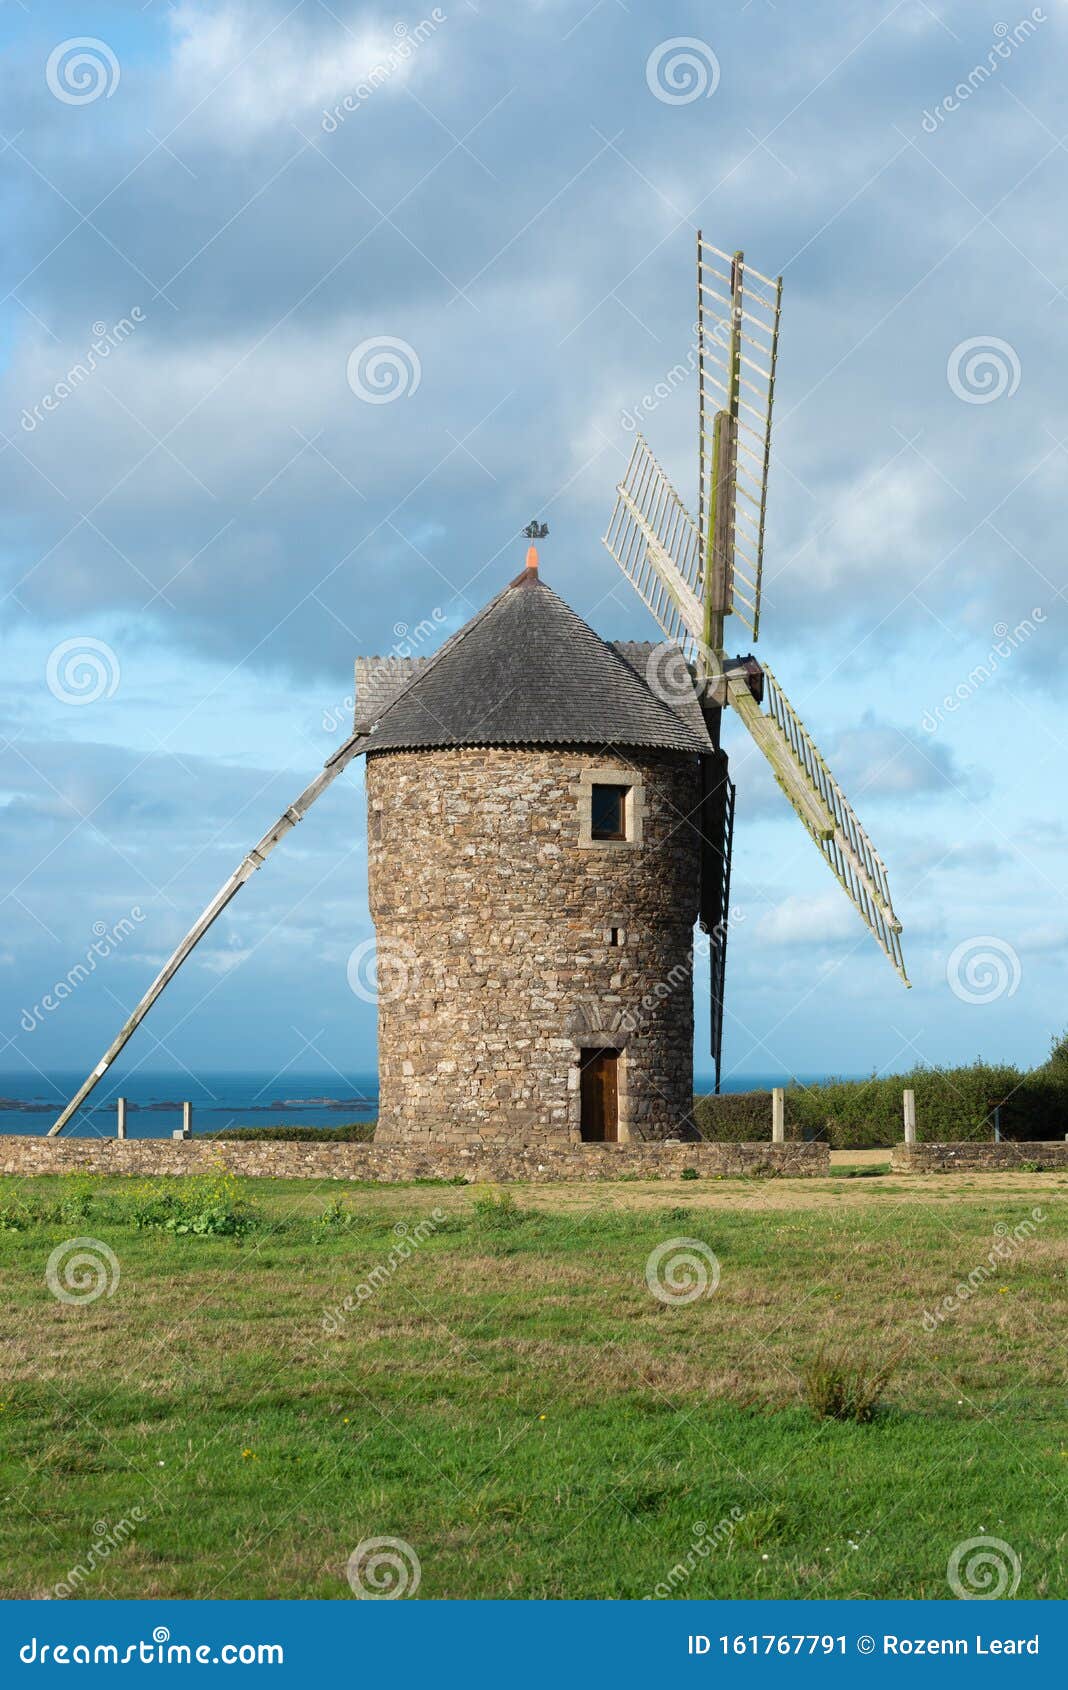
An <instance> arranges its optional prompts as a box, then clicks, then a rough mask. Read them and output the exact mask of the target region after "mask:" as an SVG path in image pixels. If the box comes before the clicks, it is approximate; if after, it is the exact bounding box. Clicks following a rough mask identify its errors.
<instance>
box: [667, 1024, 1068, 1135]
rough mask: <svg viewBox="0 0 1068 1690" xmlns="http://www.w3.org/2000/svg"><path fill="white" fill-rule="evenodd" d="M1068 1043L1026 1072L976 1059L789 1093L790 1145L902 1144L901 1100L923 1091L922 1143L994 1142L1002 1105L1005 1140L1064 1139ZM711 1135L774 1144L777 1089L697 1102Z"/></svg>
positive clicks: (702, 1125)
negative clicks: (1067, 1047)
mask: <svg viewBox="0 0 1068 1690" xmlns="http://www.w3.org/2000/svg"><path fill="white" fill-rule="evenodd" d="M1066 1043H1068V1041H1065V1040H1062V1041H1060V1043H1059V1044H1057V1045H1055V1048H1054V1056H1053V1057H1051V1059H1050V1062H1049V1063H1047V1064H1046V1065H1045V1066H1044V1067H1043V1068H1037V1069H1035V1070H1033V1071H1032V1072H1031V1073H1027V1074H1025V1073H1023V1072H1022V1071H1021V1070H1020V1069H1019V1068H1013V1067H1011V1066H1009V1065H1007V1064H992V1063H983V1062H978V1061H976V1062H973V1063H971V1064H970V1065H969V1066H967V1067H962V1068H915V1069H913V1070H912V1071H911V1073H907V1074H889V1075H881V1076H880V1075H875V1074H873V1075H872V1076H871V1078H870V1079H865V1080H834V1079H832V1080H826V1081H824V1082H823V1083H822V1084H820V1085H812V1086H803V1085H800V1084H799V1083H798V1082H797V1081H793V1082H791V1084H790V1085H789V1086H788V1087H787V1088H786V1136H787V1138H788V1139H798V1138H805V1139H825V1140H826V1141H827V1143H828V1144H830V1146H831V1148H832V1149H833V1150H874V1149H882V1148H884V1147H886V1146H888V1145H892V1144H898V1143H900V1141H901V1138H902V1133H903V1128H902V1119H901V1109H902V1101H901V1094H902V1092H903V1091H904V1090H905V1089H906V1088H910V1089H911V1090H912V1091H914V1092H915V1094H916V1123H917V1127H916V1136H917V1138H918V1139H919V1141H920V1143H921V1144H938V1143H947V1142H948V1143H955V1142H960V1141H962V1140H968V1139H973V1140H978V1141H980V1142H984V1143H985V1142H989V1141H990V1140H991V1139H992V1138H993V1135H994V1105H995V1104H997V1103H1001V1105H1002V1108H1001V1112H1000V1113H1001V1122H1000V1124H1001V1133H1002V1137H1003V1138H1008V1139H1014V1140H1018V1141H1026V1140H1030V1139H1053V1138H1063V1137H1064V1135H1065V1133H1068V1062H1065V1063H1064V1066H1062V1062H1063V1061H1064V1059H1065V1058H1066V1057H1068V1051H1065V1050H1064V1049H1062V1047H1063V1046H1065V1044H1066ZM694 1119H695V1121H696V1122H697V1126H698V1129H699V1130H700V1132H701V1135H702V1137H703V1138H705V1139H709V1140H713V1141H715V1142H717V1143H723V1144H738V1143H745V1142H750V1143H754V1144H766V1143H768V1141H769V1140H770V1138H771V1093H770V1092H766V1091H756V1092H734V1093H731V1092H725V1093H723V1094H721V1095H720V1096H719V1097H699V1098H696V1099H695V1100H694Z"/></svg>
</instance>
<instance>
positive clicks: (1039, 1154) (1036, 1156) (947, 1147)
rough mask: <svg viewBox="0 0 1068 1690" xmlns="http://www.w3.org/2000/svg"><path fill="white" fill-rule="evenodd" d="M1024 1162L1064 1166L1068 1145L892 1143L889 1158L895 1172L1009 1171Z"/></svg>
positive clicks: (1067, 1165) (1058, 1142) (1067, 1163)
mask: <svg viewBox="0 0 1068 1690" xmlns="http://www.w3.org/2000/svg"><path fill="white" fill-rule="evenodd" d="M1024 1162H1037V1163H1038V1164H1039V1166H1040V1167H1042V1168H1068V1144H1066V1143H1065V1142H1064V1140H1063V1139H1054V1140H1053V1141H1052V1142H1048V1141H1047V1142H1045V1143H1035V1142H1032V1143H1019V1144H1009V1143H1006V1142H1005V1141H1004V1140H1002V1142H1001V1143H1000V1144H966V1143H962V1144H895V1145H894V1148H893V1152H892V1154H891V1157H890V1167H891V1170H892V1172H894V1173H895V1174H955V1173H969V1174H971V1173H1011V1172H1012V1170H1013V1169H1014V1168H1019V1167H1020V1166H1021V1164H1022V1163H1024Z"/></svg>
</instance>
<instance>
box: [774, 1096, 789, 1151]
mask: <svg viewBox="0 0 1068 1690" xmlns="http://www.w3.org/2000/svg"><path fill="white" fill-rule="evenodd" d="M771 1142H772V1144H784V1143H785V1142H786V1093H785V1091H784V1090H783V1088H782V1086H774V1087H773V1088H772V1093H771Z"/></svg>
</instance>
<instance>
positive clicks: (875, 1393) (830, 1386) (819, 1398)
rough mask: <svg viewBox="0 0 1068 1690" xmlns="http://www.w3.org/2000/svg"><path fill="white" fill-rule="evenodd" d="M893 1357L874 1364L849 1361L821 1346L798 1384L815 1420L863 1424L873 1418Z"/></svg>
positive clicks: (889, 1372)
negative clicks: (881, 1363)
mask: <svg viewBox="0 0 1068 1690" xmlns="http://www.w3.org/2000/svg"><path fill="white" fill-rule="evenodd" d="M896 1365H897V1357H896V1356H894V1357H892V1358H891V1359H890V1360H889V1361H887V1362H884V1363H883V1365H882V1366H881V1367H875V1366H873V1365H872V1364H871V1363H870V1362H868V1361H859V1360H858V1361H854V1362H850V1361H848V1360H847V1359H846V1358H844V1357H842V1356H835V1355H832V1354H831V1353H830V1352H829V1351H828V1350H827V1349H826V1348H822V1349H820V1350H819V1352H818V1353H817V1354H816V1355H815V1356H814V1357H813V1359H812V1360H811V1361H810V1362H807V1363H806V1364H805V1367H804V1369H803V1370H802V1374H801V1383H802V1385H803V1387H804V1391H805V1397H806V1400H807V1402H808V1406H809V1408H810V1409H811V1410H812V1412H813V1414H814V1415H815V1416H816V1419H817V1420H855V1421H857V1422H858V1423H859V1424H860V1425H866V1424H867V1422H868V1421H869V1420H873V1419H874V1418H875V1413H876V1410H877V1409H878V1407H879V1403H880V1400H881V1398H882V1394H883V1392H884V1391H885V1389H886V1386H887V1381H888V1380H889V1378H890V1375H891V1374H892V1372H893V1370H894V1368H895V1366H896Z"/></svg>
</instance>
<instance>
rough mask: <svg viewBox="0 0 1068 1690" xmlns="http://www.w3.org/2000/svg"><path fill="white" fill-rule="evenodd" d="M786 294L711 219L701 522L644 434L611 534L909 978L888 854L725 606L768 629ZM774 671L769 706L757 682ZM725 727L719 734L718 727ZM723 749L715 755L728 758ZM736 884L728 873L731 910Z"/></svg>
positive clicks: (719, 965) (752, 625) (707, 873)
mask: <svg viewBox="0 0 1068 1690" xmlns="http://www.w3.org/2000/svg"><path fill="white" fill-rule="evenodd" d="M781 307H782V278H781V277H779V278H777V279H775V280H773V279H772V278H771V277H770V276H765V275H762V274H761V272H760V271H759V270H755V269H753V267H752V266H751V265H747V264H746V263H745V261H744V258H743V255H742V254H741V253H740V252H736V253H734V254H733V255H730V254H727V253H725V252H721V251H720V249H719V248H718V247H714V246H712V245H711V244H710V243H709V242H708V241H706V240H705V239H704V237H703V236H702V235H701V233H700V232H698V236H697V351H698V360H697V366H698V410H699V453H698V506H697V510H698V516H697V521H696V522H694V520H693V518H692V517H691V516H690V514H689V512H688V511H687V510H686V507H685V506H684V505H683V503H682V500H681V499H680V498H679V495H678V494H677V493H676V491H675V489H674V487H673V486H672V485H671V483H670V481H669V480H668V478H667V476H666V475H665V474H664V471H663V470H662V469H661V468H660V466H659V464H658V463H657V462H656V459H655V458H654V457H653V455H652V453H651V452H650V450H649V448H648V446H647V445H646V443H645V441H644V440H643V439H642V438H641V436H640V435H639V436H638V438H637V439H636V440H635V443H634V448H633V450H632V452H631V457H630V463H629V464H628V466H627V472H626V474H625V475H624V477H623V480H622V481H621V482H620V484H619V487H618V489H617V499H616V508H615V511H614V512H613V516H612V521H611V522H610V524H609V527H608V533H607V534H606V535H605V544H606V546H607V547H608V549H609V551H610V552H611V553H612V556H613V557H614V558H615V560H616V562H617V563H618V564H619V567H620V568H621V569H622V571H623V573H624V575H625V576H626V577H627V579H628V580H629V581H630V582H631V583H632V584H633V586H634V587H635V588H636V590H637V592H638V594H639V595H640V597H641V598H642V599H643V601H644V602H645V604H646V605H648V607H649V609H650V610H651V611H652V613H653V615H654V616H655V617H656V620H657V621H658V622H659V624H660V626H661V628H662V629H663V631H664V633H665V635H666V636H667V638H668V639H669V640H672V641H674V642H675V643H676V644H678V645H679V646H680V647H681V648H682V650H683V652H684V653H685V655H686V657H687V659H688V660H690V661H691V662H693V663H695V664H696V665H697V666H698V671H699V675H700V676H701V677H702V678H703V679H704V680H706V681H709V682H711V683H712V685H710V686H706V687H705V689H704V691H703V703H704V706H705V710H706V715H707V716H708V717H709V719H710V720H711V717H712V713H713V712H717V707H718V706H721V705H723V704H724V703H729V704H731V705H732V706H733V707H734V709H735V710H736V712H737V713H738V715H740V716H741V717H742V719H743V721H744V722H745V724H746V726H747V727H748V729H749V732H750V734H751V735H752V737H753V738H754V739H755V740H756V742H757V744H758V745H759V747H760V749H761V751H762V752H763V753H764V755H765V756H766V757H767V759H768V761H769V763H770V764H771V766H772V769H773V770H774V772H775V777H776V779H777V780H778V782H779V785H780V786H781V787H782V789H783V791H784V792H785V793H786V796H787V798H788V799H789V800H790V803H791V804H792V805H793V807H794V809H795V810H796V812H797V814H798V815H799V816H800V818H801V820H802V822H803V823H804V824H805V827H806V828H807V829H808V832H809V833H810V834H811V836H812V838H813V839H814V840H815V841H816V844H817V845H818V846H819V848H820V851H821V852H822V853H823V855H824V857H825V858H826V860H827V862H828V864H829V866H830V869H831V872H832V873H833V874H834V876H835V877H836V879H837V880H838V882H839V884H840V885H841V886H842V888H843V890H844V891H845V893H846V895H847V896H848V897H849V899H850V901H851V902H852V903H853V905H854V906H855V908H856V909H857V910H858V912H859V914H860V916H861V918H862V920H863V921H864V922H865V924H866V925H867V927H868V929H869V931H870V932H871V933H872V935H873V937H874V938H875V940H876V942H877V944H878V945H879V946H880V948H881V949H882V950H883V952H884V953H885V955H886V956H887V957H888V958H889V960H890V962H891V964H892V965H893V967H894V969H895V970H896V971H897V973H898V974H899V976H900V977H901V979H902V980H903V981H904V983H905V985H906V986H907V985H908V983H909V981H908V976H907V975H906V973H905V965H904V961H903V959H902V955H901V941H900V933H901V923H900V922H899V921H898V919H897V916H896V915H895V913H894V907H893V904H892V902H891V899H890V888H889V886H888V884H887V878H886V867H885V864H884V863H883V860H882V858H881V857H880V856H879V854H878V852H877V851H876V850H875V847H874V846H873V845H872V842H871V840H870V839H869V838H868V835H867V834H866V833H865V831H864V829H863V828H862V827H861V825H860V822H859V821H858V820H857V818H856V816H855V814H854V813H853V809H852V806H851V805H850V803H849V801H848V799H847V798H846V796H845V794H844V792H843V791H842V789H841V787H840V786H839V785H838V782H837V781H836V780H835V778H834V776H833V775H832V774H831V772H830V770H829V769H828V767H827V765H826V763H825V762H824V760H823V758H822V757H821V755H820V753H819V751H818V750H817V748H816V745H815V743H814V741H813V740H812V738H811V736H810V735H809V733H808V731H807V729H806V728H805V726H804V723H803V722H802V721H801V719H800V717H799V716H798V714H797V712H796V711H795V710H794V708H793V706H792V705H791V704H790V702H789V700H788V699H787V697H786V695H785V693H784V692H783V690H782V688H781V687H780V686H779V684H778V682H777V681H776V679H775V676H774V675H773V674H772V673H771V670H770V669H767V668H766V667H764V666H762V665H760V664H757V663H755V662H754V661H753V660H752V659H750V660H749V661H748V662H746V663H744V664H743V663H735V664H731V663H729V662H728V661H727V659H726V655H725V651H724V621H725V619H726V617H728V616H730V615H732V614H735V615H738V616H739V617H740V618H741V620H742V622H743V623H744V624H745V626H746V627H747V628H748V629H749V632H750V633H751V635H752V637H753V639H754V640H755V639H756V638H757V636H758V633H759V631H760V596H761V580H762V573H763V560H764V519H765V511H766V507H767V491H768V465H769V462H770V455H771V412H772V405H773V403H774V399H775V370H776V362H777V359H778V348H779V317H780V312H781ZM761 672H763V676H764V696H765V698H766V702H767V713H765V712H764V711H762V710H761V708H760V705H759V704H758V702H757V698H756V697H755V696H754V693H753V691H752V690H751V689H752V686H753V684H754V682H755V681H756V679H757V678H758V677H759V675H760V674H761ZM712 738H713V740H714V742H716V743H717V744H718V735H717V733H716V732H715V731H713V733H712ZM710 761H711V762H712V764H713V767H714V765H715V760H714V759H712V760H710ZM723 778H724V780H726V773H725V770H724V776H723ZM723 802H724V809H723V811H722V815H721V816H720V817H719V819H715V820H713V819H712V818H711V817H710V816H708V815H707V814H706V820H705V822H704V824H703V831H704V832H705V835H706V842H707V841H708V840H712V841H714V843H713V844H712V845H711V846H709V847H708V860H707V862H706V864H705V867H704V869H703V871H702V911H701V921H702V926H704V927H705V929H706V931H708V932H710V933H713V934H714V933H715V931H716V929H717V920H716V919H712V920H708V919H707V918H706V902H705V888H706V887H711V886H712V884H713V881H714V874H713V872H712V863H713V859H714V858H715V857H716V853H717V851H718V853H719V856H718V859H717V860H719V861H721V862H722V865H723V867H724V870H725V873H726V874H727V875H729V870H730V838H731V827H732V825H733V788H732V787H730V786H729V782H727V788H726V789H725V796H724V801H723ZM721 840H724V841H725V842H726V843H725V846H724V845H721V844H720V841H721ZM728 885H729V881H726V880H725V881H724V887H723V894H722V909H723V916H724V923H725V915H726V888H727V886H728ZM712 896H713V894H712V893H711V892H710V893H709V897H710V898H711V897H712ZM708 907H709V908H711V904H709V906H708ZM722 936H723V944H722V945H721V946H718V947H717V946H715V945H714V946H713V947H712V954H711V964H712V1003H713V1010H712V1013H713V1024H712V1040H713V1050H714V1052H715V1053H716V1060H717V1073H718V1067H719V1054H718V1053H719V1048H720V1040H721V1038H722V1031H723V1023H722V988H723V967H724V960H725V944H726V927H725V924H724V926H723V934H722ZM717 1005H718V1007H717Z"/></svg>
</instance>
